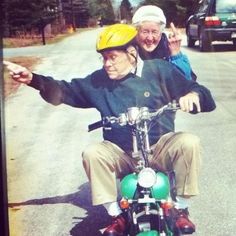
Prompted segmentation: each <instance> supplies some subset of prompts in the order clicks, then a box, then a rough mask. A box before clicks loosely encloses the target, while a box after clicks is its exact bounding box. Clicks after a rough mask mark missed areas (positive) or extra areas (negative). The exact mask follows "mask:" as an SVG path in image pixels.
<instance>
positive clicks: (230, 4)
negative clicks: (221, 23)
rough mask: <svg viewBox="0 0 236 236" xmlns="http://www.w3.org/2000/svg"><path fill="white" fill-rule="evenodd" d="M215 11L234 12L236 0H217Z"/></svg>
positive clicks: (235, 11)
mask: <svg viewBox="0 0 236 236" xmlns="http://www.w3.org/2000/svg"><path fill="white" fill-rule="evenodd" d="M216 12H218V13H223V12H227V13H236V0H217V1H216Z"/></svg>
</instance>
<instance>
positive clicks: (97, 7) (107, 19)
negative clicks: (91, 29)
mask: <svg viewBox="0 0 236 236" xmlns="http://www.w3.org/2000/svg"><path fill="white" fill-rule="evenodd" d="M89 14H90V16H91V17H93V18H97V19H101V20H102V21H103V23H104V24H111V23H114V22H115V13H114V9H113V6H112V4H111V1H110V0H89Z"/></svg>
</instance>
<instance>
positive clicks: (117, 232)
mask: <svg viewBox="0 0 236 236" xmlns="http://www.w3.org/2000/svg"><path fill="white" fill-rule="evenodd" d="M126 230H127V222H126V220H125V218H124V216H123V215H122V214H120V215H118V216H116V217H113V218H112V223H111V224H110V225H109V226H108V227H107V228H106V229H105V231H104V232H103V235H104V236H123V235H125V232H126Z"/></svg>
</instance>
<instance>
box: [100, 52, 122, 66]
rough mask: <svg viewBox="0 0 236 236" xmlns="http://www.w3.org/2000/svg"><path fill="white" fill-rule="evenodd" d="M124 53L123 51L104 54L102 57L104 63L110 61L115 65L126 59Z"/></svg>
mask: <svg viewBox="0 0 236 236" xmlns="http://www.w3.org/2000/svg"><path fill="white" fill-rule="evenodd" d="M123 55H124V54H123V53H119V54H118V53H116V54H107V55H102V56H101V57H100V59H101V60H102V61H103V64H105V63H106V62H107V61H109V63H110V64H112V65H115V64H117V63H120V62H122V61H123V60H124V57H122V56H123Z"/></svg>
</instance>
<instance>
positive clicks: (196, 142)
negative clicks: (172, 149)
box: [179, 133, 200, 150]
mask: <svg viewBox="0 0 236 236" xmlns="http://www.w3.org/2000/svg"><path fill="white" fill-rule="evenodd" d="M179 140H180V142H181V147H182V149H183V150H193V149H196V148H197V149H199V148H200V139H199V137H198V136H196V135H193V134H190V133H180V139H179Z"/></svg>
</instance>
